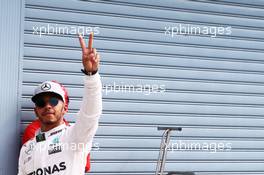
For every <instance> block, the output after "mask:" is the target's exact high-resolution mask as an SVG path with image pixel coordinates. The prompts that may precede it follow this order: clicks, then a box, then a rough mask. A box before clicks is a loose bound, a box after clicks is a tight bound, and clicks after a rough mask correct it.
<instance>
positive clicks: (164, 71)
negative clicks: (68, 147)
mask: <svg viewBox="0 0 264 175" xmlns="http://www.w3.org/2000/svg"><path fill="white" fill-rule="evenodd" d="M263 8H264V1H249V0H248V1H247V0H241V1H236V0H219V1H209V0H208V1H186V0H185V1H183V0H160V1H156V0H152V1H151V0H150V1H147V0H108V1H107V0H105V1H99V0H90V1H76V0H67V1H65V0H57V1H52V0H47V1H41V0H27V1H26V9H25V30H24V59H23V90H22V126H23V127H22V129H24V128H25V127H26V125H27V124H28V123H29V122H30V121H32V120H33V119H34V118H35V116H34V114H33V111H32V107H33V104H32V103H31V102H30V96H31V94H32V92H33V89H34V87H35V86H36V85H37V84H38V83H40V82H41V81H44V80H53V79H56V80H58V81H59V82H61V83H63V84H65V85H66V87H67V88H68V89H69V92H70V110H69V113H68V115H67V116H66V118H67V119H68V120H70V121H71V122H74V121H75V118H74V113H76V112H77V110H78V108H79V104H80V100H81V94H82V73H80V68H81V60H80V59H81V50H80V48H79V43H78V39H77V37H76V35H75V33H76V29H78V30H79V31H83V30H84V29H85V31H86V32H87V33H89V32H90V31H94V32H95V42H94V47H96V48H98V50H99V51H100V53H101V57H102V65H101V71H100V72H101V76H102V77H103V79H102V80H103V84H104V85H103V86H104V95H103V98H104V99H103V101H104V102H103V109H104V111H103V115H102V118H101V121H100V127H99V130H98V132H97V134H96V138H95V141H94V147H93V152H92V153H91V157H92V169H91V174H97V175H99V174H107V175H109V174H115V175H116V174H130V175H135V174H141V175H147V174H153V172H154V170H155V165H156V159H157V156H158V148H159V144H160V136H161V134H162V132H160V131H157V129H156V127H157V126H171V125H173V126H181V127H183V131H182V132H181V133H174V134H173V137H172V142H171V145H170V150H169V153H168V161H167V164H166V169H167V170H170V171H172V170H178V171H195V172H198V173H201V174H202V173H212V174H217V173H222V174H243V173H242V172H244V173H245V174H247V175H249V174H263V173H264V160H263V157H264V152H263V147H264V141H263V139H264V129H263V127H264V118H263V114H264V108H263V105H264V86H263V85H264V84H263V83H264V71H263V70H264V64H263V63H264V53H263V52H264V42H263V41H264V32H263V30H264V21H263V17H264V10H263ZM59 28H63V30H62V31H60V32H59V30H58V31H57V32H56V29H59ZM74 30H75V31H74ZM87 33H86V34H87ZM21 132H23V130H22V131H21ZM198 173H197V174H198Z"/></svg>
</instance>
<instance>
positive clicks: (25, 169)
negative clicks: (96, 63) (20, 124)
mask: <svg viewBox="0 0 264 175" xmlns="http://www.w3.org/2000/svg"><path fill="white" fill-rule="evenodd" d="M84 87H85V88H84V95H83V100H82V103H81V108H80V111H79V112H78V114H77V118H76V123H75V125H73V126H66V125H65V124H63V125H60V126H58V127H56V128H53V129H52V130H50V131H47V132H40V131H38V132H36V137H35V138H33V139H31V140H29V141H28V142H26V143H25V144H24V145H23V146H22V148H21V151H20V157H19V168H18V169H19V170H18V171H19V172H18V175H49V174H52V175H83V174H84V171H85V165H86V157H87V155H88V153H89V152H90V150H91V147H92V140H93V137H94V135H95V133H96V130H97V128H98V119H99V116H100V115H101V112H102V90H101V88H102V85H101V80H100V76H99V74H98V73H96V74H95V75H93V76H85V78H84Z"/></svg>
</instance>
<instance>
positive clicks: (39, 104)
mask: <svg viewBox="0 0 264 175" xmlns="http://www.w3.org/2000/svg"><path fill="white" fill-rule="evenodd" d="M48 103H49V104H50V105H51V106H53V107H54V106H57V104H58V103H59V99H58V98H56V97H52V98H50V99H49V101H48ZM35 104H36V106H37V107H39V108H43V107H45V106H46V105H47V103H46V102H45V100H44V99H42V98H40V99H38V100H36V102H35Z"/></svg>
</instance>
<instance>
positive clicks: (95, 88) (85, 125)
mask: <svg viewBox="0 0 264 175" xmlns="http://www.w3.org/2000/svg"><path fill="white" fill-rule="evenodd" d="M79 40H80V45H81V47H82V63H83V67H84V70H85V71H84V72H85V73H87V74H88V75H85V77H84V94H83V99H82V103H81V108H80V111H79V112H78V114H77V119H76V123H75V125H74V126H73V129H72V135H71V140H72V141H73V142H75V143H84V144H87V143H89V142H91V141H92V139H93V137H94V135H95V132H96V130H97V128H98V119H99V117H100V115H101V113H102V85H101V80H100V75H99V73H98V68H99V62H100V56H99V54H98V53H97V52H96V49H94V48H92V43H93V34H90V37H89V44H88V47H87V48H86V46H85V42H84V39H83V38H82V36H79ZM89 74H90V75H89ZM92 74H93V75H92Z"/></svg>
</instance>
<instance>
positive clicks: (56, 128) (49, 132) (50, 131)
mask: <svg viewBox="0 0 264 175" xmlns="http://www.w3.org/2000/svg"><path fill="white" fill-rule="evenodd" d="M66 127H67V126H66V124H65V122H64V123H63V124H61V125H59V126H57V127H55V128H53V129H51V130H49V131H46V132H42V131H41V129H38V130H37V132H36V135H39V134H45V136H46V137H49V136H50V135H53V134H52V133H55V132H57V131H59V130H62V129H64V128H66Z"/></svg>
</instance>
